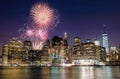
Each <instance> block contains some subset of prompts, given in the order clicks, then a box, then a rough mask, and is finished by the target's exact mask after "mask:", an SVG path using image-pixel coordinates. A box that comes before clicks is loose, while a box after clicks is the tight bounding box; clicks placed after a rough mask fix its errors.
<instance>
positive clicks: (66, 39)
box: [64, 32, 68, 46]
mask: <svg viewBox="0 0 120 79" xmlns="http://www.w3.org/2000/svg"><path fill="white" fill-rule="evenodd" d="M64 46H68V36H67V32H65V33H64Z"/></svg>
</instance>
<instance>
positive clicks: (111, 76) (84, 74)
mask: <svg viewBox="0 0 120 79" xmlns="http://www.w3.org/2000/svg"><path fill="white" fill-rule="evenodd" d="M119 74H120V67H119V66H98V67H94V66H80V67H4V68H0V79H120V75H119Z"/></svg>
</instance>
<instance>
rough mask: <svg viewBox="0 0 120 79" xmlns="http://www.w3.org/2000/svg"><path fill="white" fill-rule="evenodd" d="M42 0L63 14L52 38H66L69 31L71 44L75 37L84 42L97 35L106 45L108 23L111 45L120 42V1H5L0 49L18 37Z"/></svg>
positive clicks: (0, 5) (0, 14)
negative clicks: (103, 36) (104, 38)
mask: <svg viewBox="0 0 120 79" xmlns="http://www.w3.org/2000/svg"><path fill="white" fill-rule="evenodd" d="M41 1H45V2H47V3H48V4H49V5H50V6H52V7H53V8H54V9H56V10H57V11H58V14H59V24H58V25H57V27H56V28H55V29H54V30H52V31H51V32H50V35H49V38H52V37H53V36H55V35H58V36H60V37H63V34H64V32H67V33H68V38H69V41H70V44H71V43H72V42H73V38H74V37H75V36H79V37H80V38H81V41H82V42H85V41H86V39H94V38H95V37H97V38H98V40H100V41H101V44H102V33H103V31H104V27H103V25H104V24H105V25H106V32H107V33H108V36H109V43H110V45H111V46H112V45H118V44H119V43H120V37H119V34H120V31H119V29H120V22H119V21H120V1H119V0H93V1H89V0H1V1H0V10H1V12H0V48H1V45H3V44H4V43H6V42H7V41H8V40H9V39H11V38H12V37H18V35H19V34H18V30H19V29H20V28H21V27H23V25H24V24H25V23H26V22H27V21H28V19H29V17H30V15H29V14H30V9H31V7H32V6H33V5H34V4H35V3H36V2H41Z"/></svg>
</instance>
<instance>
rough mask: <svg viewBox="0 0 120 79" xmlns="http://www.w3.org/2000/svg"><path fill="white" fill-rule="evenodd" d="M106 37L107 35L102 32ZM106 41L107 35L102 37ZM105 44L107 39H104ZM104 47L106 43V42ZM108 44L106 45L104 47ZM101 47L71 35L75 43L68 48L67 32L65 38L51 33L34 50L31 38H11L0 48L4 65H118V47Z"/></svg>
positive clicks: (96, 43) (96, 41) (119, 57)
mask: <svg viewBox="0 0 120 79" xmlns="http://www.w3.org/2000/svg"><path fill="white" fill-rule="evenodd" d="M103 36H105V37H106V35H103ZM104 39H105V40H106V38H104ZM104 43H106V41H104ZM105 46H106V45H105ZM107 47H108V46H107ZM107 52H108V49H106V47H102V46H100V44H99V41H98V40H97V39H96V40H94V41H89V40H88V41H86V42H85V43H82V42H81V39H80V38H79V37H74V45H73V46H71V47H69V45H68V36H67V33H64V37H63V38H61V37H59V36H54V37H53V38H52V40H49V39H48V40H47V41H46V43H45V45H44V46H43V49H42V50H33V49H32V43H31V41H24V42H22V41H20V40H18V39H17V38H13V39H11V40H10V41H9V42H8V43H7V44H5V45H4V46H3V48H2V53H3V55H2V61H3V64H39V65H60V64H74V65H99V64H103V63H113V64H116V63H117V64H120V54H119V52H120V51H119V50H118V51H117V49H116V48H115V47H112V48H111V53H109V54H108V53H107Z"/></svg>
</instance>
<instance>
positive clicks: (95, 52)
mask: <svg viewBox="0 0 120 79" xmlns="http://www.w3.org/2000/svg"><path fill="white" fill-rule="evenodd" d="M71 49H72V50H71V59H72V62H73V63H75V65H94V64H97V63H98V62H104V61H106V52H105V48H104V47H101V46H99V45H98V44H97V45H96V44H95V43H94V42H91V41H87V42H85V43H81V42H80V39H79V37H75V38H74V46H73V47H72V48H71Z"/></svg>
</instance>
